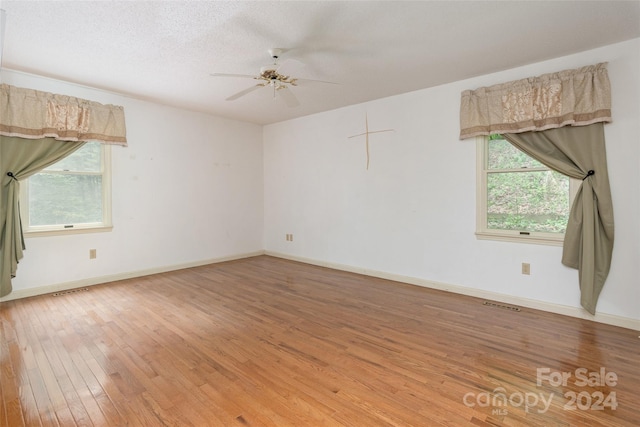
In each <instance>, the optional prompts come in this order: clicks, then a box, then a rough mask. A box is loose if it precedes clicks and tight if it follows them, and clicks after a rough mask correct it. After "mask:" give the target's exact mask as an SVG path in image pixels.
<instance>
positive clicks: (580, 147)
mask: <svg viewBox="0 0 640 427" xmlns="http://www.w3.org/2000/svg"><path fill="white" fill-rule="evenodd" d="M503 136H504V137H505V139H507V140H508V141H509V142H511V143H512V144H513V145H515V146H516V147H518V148H519V149H520V150H522V151H524V152H525V153H527V154H528V155H529V156H531V157H533V158H534V159H536V160H538V161H540V162H541V163H543V164H545V165H546V166H548V167H549V168H551V169H553V170H555V171H557V172H560V173H562V174H564V175H567V176H569V177H571V178H575V179H580V180H582V185H581V186H580V189H579V190H578V193H577V194H576V198H575V200H574V202H573V205H572V206H571V213H570V216H569V222H568V224H567V231H566V233H565V238H564V248H563V254H562V263H563V264H564V265H566V266H568V267H572V268H576V269H578V272H579V281H580V295H581V296H580V304H581V305H582V307H584V308H585V309H586V310H587V311H588V312H589V313H591V314H595V311H596V304H597V302H598V297H599V295H600V291H602V287H603V286H604V282H605V280H606V279H607V275H608V274H609V268H610V266H611V255H612V252H613V237H614V233H613V232H614V228H613V204H612V202H611V189H610V187H609V174H608V172H607V156H606V149H605V139H604V124H603V123H596V124H592V125H588V126H579V127H571V126H565V127H561V128H557V129H549V130H544V131H532V132H524V133H518V134H503Z"/></svg>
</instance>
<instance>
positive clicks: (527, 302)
mask: <svg viewBox="0 0 640 427" xmlns="http://www.w3.org/2000/svg"><path fill="white" fill-rule="evenodd" d="M264 254H265V255H269V256H273V257H277V258H283V259H288V260H291V261H299V262H303V263H305V264H312V265H317V266H320V267H327V268H333V269H335V270H342V271H348V272H351V273H358V274H363V275H365V276H372V277H378V278H381V279H387V280H393V281H396V282H402V283H408V284H411V285H417V286H423V287H426V288H431V289H438V290H442V291H447V292H453V293H456V294H461V295H467V296H471V297H476V298H483V299H488V300H492V301H498V302H502V303H506V304H511V305H517V306H520V307H527V308H532V309H535V310H542V311H547V312H550V313H556V314H562V315H564V316H570V317H577V318H580V319H586V320H591V321H594V322H598V323H605V324H607V325H613V326H619V327H622V328H627V329H633V330H636V331H640V320H637V319H631V318H628V317H622V316H615V315H613V314H606V313H596V314H595V316H594V315H592V314H590V313H589V312H587V311H586V310H584V309H582V308H577V307H570V306H566V305H561V304H553V303H549V302H544V301H537V300H532V299H528V298H521V297H516V296H512V295H506V294H500V293H497V292H490V291H485V290H482V289H475V288H468V287H465V286H459V285H451V284H447V283H439V282H433V281H430V280H425V279H420V278H417V277H410V276H402V275H399V274H393V273H386V272H384V271H377V270H370V269H366V268H359V267H353V266H350V265H344V264H337V263H332V262H326V261H318V260H314V259H310V258H304V257H298V256H294V255H288V254H284V253H279V252H273V251H265V252H264Z"/></svg>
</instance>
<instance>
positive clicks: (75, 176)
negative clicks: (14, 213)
mask: <svg viewBox="0 0 640 427" xmlns="http://www.w3.org/2000/svg"><path fill="white" fill-rule="evenodd" d="M103 157H104V148H103V146H102V145H101V144H99V143H97V142H88V143H86V144H85V145H83V146H82V147H81V148H79V149H78V150H77V151H75V152H74V153H72V154H71V155H69V156H68V157H66V158H64V159H62V160H60V161H59V162H57V163H55V164H53V165H51V166H49V167H47V168H46V169H44V170H43V171H41V172H40V173H37V174H35V175H33V176H32V177H30V178H29V179H28V180H27V181H28V182H27V183H26V184H27V185H26V186H25V191H26V197H23V199H22V200H23V201H25V202H26V205H27V206H26V209H27V212H26V217H27V218H28V222H27V224H26V225H27V229H28V230H29V227H33V228H35V229H42V228H43V227H44V228H51V229H64V228H75V227H76V226H78V225H79V226H83V225H84V226H86V225H105V222H107V221H105V209H107V208H108V206H105V200H106V199H105V194H104V191H105V190H106V188H105V182H104V179H105V161H104V159H103ZM107 176H108V175H107Z"/></svg>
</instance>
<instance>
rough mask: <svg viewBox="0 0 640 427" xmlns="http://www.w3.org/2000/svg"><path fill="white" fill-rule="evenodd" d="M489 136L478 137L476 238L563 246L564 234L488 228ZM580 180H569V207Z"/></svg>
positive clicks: (531, 170)
mask: <svg viewBox="0 0 640 427" xmlns="http://www.w3.org/2000/svg"><path fill="white" fill-rule="evenodd" d="M488 144H489V137H488V136H477V137H476V232H475V234H476V238H478V239H480V240H497V241H506V242H517V243H533V244H540V245H550V246H562V245H563V242H564V233H545V232H539V231H518V230H496V229H489V228H487V176H488V174H489V173H490V172H488V168H487V164H488V154H489V150H488ZM546 170H551V169H550V168H547V167H543V168H527V169H526V171H523V173H526V172H535V171H546ZM580 184H581V182H580V181H579V180H576V179H573V178H570V179H569V206H570V207H571V206H572V205H573V200H574V199H575V195H576V192H577V191H578V189H579V188H580Z"/></svg>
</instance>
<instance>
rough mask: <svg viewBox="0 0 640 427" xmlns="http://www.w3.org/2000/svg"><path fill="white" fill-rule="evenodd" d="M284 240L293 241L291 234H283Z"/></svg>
mask: <svg viewBox="0 0 640 427" xmlns="http://www.w3.org/2000/svg"><path fill="white" fill-rule="evenodd" d="M285 240H286V241H287V242H293V234H290V233H287V234H285Z"/></svg>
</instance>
